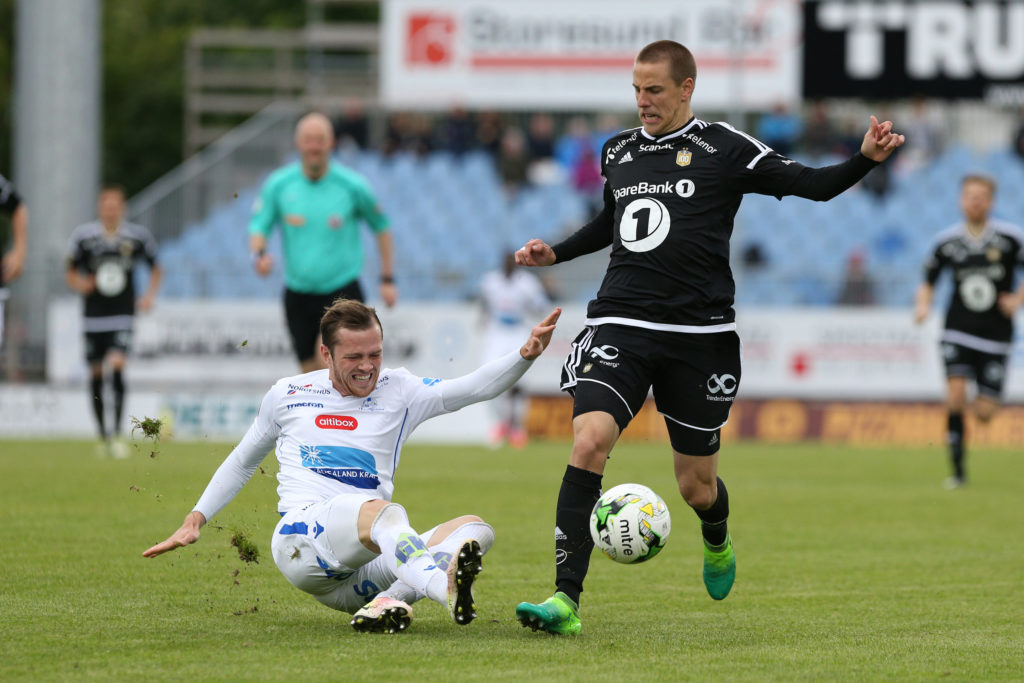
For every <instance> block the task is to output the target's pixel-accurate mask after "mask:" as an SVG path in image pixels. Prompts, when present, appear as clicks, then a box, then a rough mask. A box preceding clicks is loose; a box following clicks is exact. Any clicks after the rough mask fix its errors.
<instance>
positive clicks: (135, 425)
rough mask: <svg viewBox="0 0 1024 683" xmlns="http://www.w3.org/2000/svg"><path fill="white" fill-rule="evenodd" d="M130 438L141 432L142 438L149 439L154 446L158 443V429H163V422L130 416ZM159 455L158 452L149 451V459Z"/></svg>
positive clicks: (151, 418) (150, 418)
mask: <svg viewBox="0 0 1024 683" xmlns="http://www.w3.org/2000/svg"><path fill="white" fill-rule="evenodd" d="M131 421H132V436H133V437H134V436H135V432H136V431H140V432H142V436H143V438H146V439H150V440H151V441H152V442H153V445H154V446H155V445H156V444H157V443H159V442H160V429H161V428H162V427H163V424H164V423H163V420H158V419H156V418H154V417H144V418H142V419H141V420H140V419H139V418H137V417H135V416H132V418H131ZM158 455H160V451H158V450H151V451H150V452H149V457H151V458H155V457H156V456H158Z"/></svg>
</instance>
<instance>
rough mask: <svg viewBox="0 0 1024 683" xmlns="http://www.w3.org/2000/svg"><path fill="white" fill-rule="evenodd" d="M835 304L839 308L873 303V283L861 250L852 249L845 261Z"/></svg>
mask: <svg viewBox="0 0 1024 683" xmlns="http://www.w3.org/2000/svg"><path fill="white" fill-rule="evenodd" d="M836 303H838V304H839V305H840V306H871V305H873V304H874V303H875V281H874V278H872V277H871V273H869V272H868V270H867V267H866V266H865V255H864V251H863V250H862V249H854V250H853V251H851V252H850V255H849V257H847V259H846V272H845V273H844V275H843V284H842V287H841V288H840V290H839V298H838V300H837V302H836Z"/></svg>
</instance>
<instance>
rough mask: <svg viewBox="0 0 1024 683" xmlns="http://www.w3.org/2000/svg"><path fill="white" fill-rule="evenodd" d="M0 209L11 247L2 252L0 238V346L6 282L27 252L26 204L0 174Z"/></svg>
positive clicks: (0, 345)
mask: <svg viewBox="0 0 1024 683" xmlns="http://www.w3.org/2000/svg"><path fill="white" fill-rule="evenodd" d="M0 211H2V212H4V213H6V214H8V215H10V217H11V248H10V250H9V251H8V252H7V253H3V248H4V247H5V246H6V240H5V239H0V254H3V259H2V260H0V348H3V344H4V302H5V301H7V283H9V282H13V281H14V280H15V279H16V278H17V277H18V276H19V275H21V270H22V268H23V267H24V266H25V255H26V254H27V253H28V206H26V204H25V202H23V201H22V199H21V197H20V196H19V195H18V193H17V192H16V191H15V189H14V185H12V184H11V182H10V181H9V180H7V178H4V177H3V176H2V175H0Z"/></svg>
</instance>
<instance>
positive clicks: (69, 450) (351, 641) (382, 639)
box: [0, 441, 1024, 681]
mask: <svg viewBox="0 0 1024 683" xmlns="http://www.w3.org/2000/svg"><path fill="white" fill-rule="evenodd" d="M229 448H230V447H229V446H225V445H223V444H208V443H193V444H185V443H161V444H158V445H157V446H156V447H155V449H156V450H157V451H158V452H157V453H156V454H155V457H151V456H150V451H151V450H153V447H151V446H149V445H139V446H136V447H135V448H134V455H133V457H132V458H131V459H130V460H125V461H115V460H104V459H99V458H98V457H96V455H95V454H94V448H93V444H92V443H82V442H34V441H4V442H0V473H2V476H0V509H2V520H0V521H2V525H0V529H2V531H0V553H2V560H0V567H2V581H0V634H2V637H0V680H3V681H10V680H56V679H63V680H127V679H135V680H247V679H251V680H287V681H303V680H370V679H378V680H388V679H389V678H390V679H391V680H397V679H399V678H401V679H403V680H406V679H410V678H413V677H415V678H426V679H429V680H447V679H459V680H483V679H487V680H516V681H518V680H560V681H576V680H588V681H590V680H619V679H622V678H624V677H625V678H637V679H644V680H909V679H938V678H945V679H950V680H978V679H1003V680H1005V679H1017V680H1020V679H1021V678H1024V655H1022V653H1024V579H1022V576H1024V574H1022V568H1024V540H1022V538H1024V535H1022V533H1021V529H1022V528H1024V506H1022V501H1024V496H1022V494H1021V491H1022V486H1024V484H1022V482H1024V459H1022V458H1021V457H1020V454H1019V453H1015V452H1012V451H986V452H975V453H973V454H972V456H971V459H970V466H971V473H972V481H971V485H970V486H969V487H968V488H966V489H963V490H959V491H952V492H949V491H944V490H943V489H942V488H941V482H942V479H943V478H944V476H945V474H946V470H945V462H944V457H943V455H942V453H941V452H940V451H938V450H937V449H930V450H925V449H921V450H907V449H903V450H883V449H854V448H844V447H835V446H812V445H800V446H785V447H782V446H764V445H757V444H745V445H731V446H729V447H728V448H726V449H725V450H724V451H723V453H722V460H721V474H722V476H723V478H724V479H725V480H726V482H727V483H728V485H729V491H730V499H731V505H732V518H731V530H732V535H733V539H734V541H735V544H736V552H737V558H738V566H739V569H738V573H737V579H736V586H735V588H734V589H733V592H732V594H731V595H730V596H729V598H728V599H726V600H725V601H723V602H721V603H717V602H714V601H712V600H711V599H710V598H709V597H708V596H707V595H706V594H705V592H704V588H703V585H702V583H701V574H700V572H701V557H702V555H701V541H700V536H699V528H698V525H697V522H696V518H695V517H694V516H693V514H692V513H691V512H690V511H689V510H688V508H687V507H686V506H685V504H683V503H682V501H681V500H680V499H679V497H678V495H677V494H676V493H675V490H674V489H675V485H674V482H673V478H672V473H671V472H672V466H671V460H670V458H669V457H668V454H667V450H666V447H665V446H660V445H659V446H647V445H633V444H622V445H621V447H619V448H618V449H616V451H615V454H614V457H613V459H612V461H611V462H610V463H609V467H608V471H607V475H606V479H605V484H606V486H611V485H613V484H617V483H623V482H626V481H639V482H642V483H644V484H647V485H649V486H651V487H652V488H654V489H655V490H656V491H658V492H659V493H661V494H662V496H663V497H664V498H665V499H666V501H667V502H668V504H669V508H670V510H671V512H672V514H673V521H674V526H673V532H672V536H671V538H670V539H669V542H668V546H667V547H666V548H665V550H664V551H663V552H662V553H661V554H660V555H659V556H658V557H657V558H656V559H655V560H653V561H651V562H649V563H647V564H644V565H638V566H633V567H631V566H622V565H616V564H614V563H613V562H611V561H609V560H607V559H605V558H603V557H602V556H600V554H596V555H595V556H594V558H593V562H592V565H591V571H590V576H589V578H588V581H587V590H586V592H585V593H584V594H583V605H582V607H583V611H582V617H583V634H582V635H581V636H579V637H578V638H575V639H565V638H562V639H559V638H556V637H553V636H550V635H546V634H541V633H532V632H530V631H528V630H526V629H523V628H521V627H520V626H519V625H518V624H517V623H516V621H515V619H514V608H515V605H516V603H517V602H519V601H522V600H531V601H540V600H543V599H544V598H546V597H548V595H550V594H551V592H552V590H553V585H552V579H553V575H554V573H553V567H552V555H553V551H552V546H553V541H552V529H553V525H554V502H555V496H556V494H557V490H558V484H559V481H560V478H561V473H562V471H563V470H564V468H565V461H566V456H567V447H566V446H565V445H564V444H536V445H531V446H530V447H529V448H527V449H526V450H523V451H512V450H498V451H488V450H485V449H480V448H466V447H451V448H440V447H408V448H407V449H406V450H405V452H404V455H403V459H402V464H401V468H400V470H399V473H398V479H397V490H398V495H397V496H396V500H397V501H398V502H401V503H402V504H404V505H405V506H406V508H407V509H408V510H409V513H410V517H411V519H412V521H413V524H414V526H417V527H419V528H424V529H425V528H428V527H429V526H432V525H434V524H436V523H437V522H439V521H441V520H444V519H447V518H450V517H453V516H456V515H458V514H462V513H476V514H479V515H481V516H483V517H484V518H485V519H487V520H488V521H490V522H491V523H492V524H493V525H494V526H495V527H496V529H497V542H496V545H495V547H494V549H493V550H492V552H491V553H489V554H488V555H487V557H486V559H485V562H484V565H485V572H484V573H483V574H482V575H481V579H480V581H479V583H478V585H477V589H476V596H477V604H478V611H479V615H480V617H479V619H478V620H477V621H476V622H474V623H473V624H471V625H470V626H468V627H459V626H455V625H454V624H452V623H451V622H450V621H449V620H448V619H447V617H446V615H445V612H444V610H443V609H442V608H441V607H440V606H439V605H435V604H431V603H428V602H422V603H419V604H418V605H417V607H416V616H415V620H414V622H413V625H412V627H411V629H410V630H409V631H408V632H406V633H403V634H401V635H395V636H382V635H370V634H357V633H355V632H353V631H352V629H351V628H350V627H349V625H348V618H347V616H346V615H343V614H341V613H337V612H333V611H331V610H329V609H327V608H325V607H322V606H321V605H320V604H318V603H316V602H315V601H314V600H313V599H312V598H309V597H308V596H306V595H304V594H302V593H300V592H299V591H298V590H296V589H294V588H292V587H291V586H289V585H288V583H287V582H286V581H285V579H284V578H283V577H282V576H281V575H280V574H279V573H278V571H277V569H276V568H275V567H274V564H273V560H272V559H271V557H270V549H269V535H270V532H271V530H272V528H273V526H274V524H275V523H276V521H277V519H278V517H277V514H276V502H277V501H276V496H275V492H274V486H275V480H274V472H276V465H275V463H274V461H273V459H272V458H268V460H267V461H265V463H264V468H265V470H266V471H265V472H257V474H256V476H255V477H254V479H253V481H252V482H250V484H249V485H248V486H247V487H246V488H245V489H244V490H243V491H242V493H241V494H240V496H239V497H238V498H237V499H236V500H235V501H234V502H233V503H232V504H231V505H230V506H228V508H227V509H226V510H225V511H224V512H223V513H221V515H220V516H219V518H217V519H215V520H214V524H215V525H219V526H221V527H222V528H221V529H216V528H212V526H208V527H207V528H205V529H204V531H203V536H202V538H201V539H200V541H199V542H198V543H197V544H196V545H194V546H190V547H189V548H187V549H181V550H178V551H176V552H175V553H173V554H171V555H165V556H163V557H159V558H156V559H151V560H147V559H143V558H142V557H141V556H140V553H141V552H142V550H143V549H145V548H146V547H148V546H149V545H150V544H152V543H153V542H155V541H159V540H163V539H164V538H165V537H166V536H167V535H169V534H170V533H171V532H172V531H174V530H175V529H176V528H177V527H178V525H179V524H180V522H181V519H182V517H183V516H184V515H185V513H186V512H187V511H188V510H190V509H191V506H192V505H193V503H194V502H195V500H196V498H197V497H198V495H199V493H200V492H201V490H202V487H203V486H204V485H205V484H206V482H207V481H208V479H209V477H210V475H211V474H212V473H213V471H214V470H215V469H216V467H217V465H218V464H219V463H220V461H221V459H222V458H223V457H224V456H225V455H226V454H227V452H228V450H229ZM236 532H240V533H241V534H242V535H243V536H245V537H247V538H248V539H250V540H252V541H254V542H255V544H256V546H257V548H258V550H259V553H260V555H259V562H258V563H256V564H249V563H246V562H243V561H242V560H241V559H240V558H239V552H238V549H237V548H235V547H232V545H231V537H232V535H234V534H235V533H236Z"/></svg>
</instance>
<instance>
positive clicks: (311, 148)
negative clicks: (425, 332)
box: [249, 113, 398, 372]
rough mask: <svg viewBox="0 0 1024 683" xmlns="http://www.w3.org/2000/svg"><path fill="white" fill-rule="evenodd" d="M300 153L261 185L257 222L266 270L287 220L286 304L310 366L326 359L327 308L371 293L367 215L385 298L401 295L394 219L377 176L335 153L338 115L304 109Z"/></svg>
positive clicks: (255, 247) (252, 232) (258, 260)
mask: <svg viewBox="0 0 1024 683" xmlns="http://www.w3.org/2000/svg"><path fill="white" fill-rule="evenodd" d="M295 146H296V147H297V148H298V151H299V156H300V160H299V161H297V162H294V163H291V164H288V165H287V166H284V167H282V168H280V169H278V170H276V171H274V172H273V173H272V174H271V175H270V177H269V178H267V180H266V182H265V183H264V184H263V188H262V190H261V191H260V196H259V199H257V200H256V204H255V205H254V206H253V212H252V219H251V220H250V222H249V248H250V250H251V252H252V261H253V267H254V268H255V269H256V272H257V273H259V274H260V275H262V276H266V275H268V274H269V273H270V271H271V270H272V269H273V267H274V260H273V258H272V257H271V255H270V254H268V253H267V239H268V237H269V235H270V233H271V231H272V230H273V229H274V226H280V228H281V234H282V241H283V245H284V280H285V291H284V309H285V315H286V317H287V320H288V331H289V333H290V334H291V338H292V345H293V347H294V349H295V355H296V357H297V358H298V359H299V365H300V366H301V367H302V371H303V372H310V371H312V370H317V369H320V368H321V367H322V363H323V361H322V358H321V355H320V354H319V353H318V351H319V349H320V338H319V334H320V331H319V323H320V316H321V315H322V314H323V311H324V309H325V308H326V307H327V306H330V305H331V303H332V302H333V301H334V300H335V299H337V298H339V297H344V298H347V299H356V300H358V301H362V300H363V290H362V287H361V286H360V284H359V275H360V272H361V271H362V267H363V246H362V235H361V233H360V230H359V224H360V222H361V221H365V222H366V223H367V225H369V226H370V229H371V230H372V231H373V233H374V235H375V237H376V238H377V251H378V253H379V255H380V290H379V294H380V298H381V299H382V300H383V301H384V303H385V304H386V305H387V306H393V305H394V304H395V301H396V300H397V298H398V290H397V288H396V287H395V280H394V265H393V262H392V258H393V257H392V254H393V251H394V245H393V243H392V238H391V232H390V231H389V230H388V219H387V217H386V216H385V215H384V213H383V212H382V211H381V209H380V206H379V205H378V204H377V199H376V197H375V196H374V194H373V191H372V190H371V189H370V186H369V184H368V183H367V182H366V180H365V179H364V178H363V177H362V176H360V175H359V174H357V173H355V172H354V171H351V170H349V169H347V168H343V167H342V166H341V165H339V164H338V163H337V162H335V161H332V160H331V158H330V153H331V150H332V149H333V148H334V135H333V130H332V128H331V123H330V121H329V120H328V119H327V117H326V116H324V115H323V114H318V113H312V114H307V115H306V116H303V117H302V119H300V120H299V123H298V125H297V126H296V128H295Z"/></svg>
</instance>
